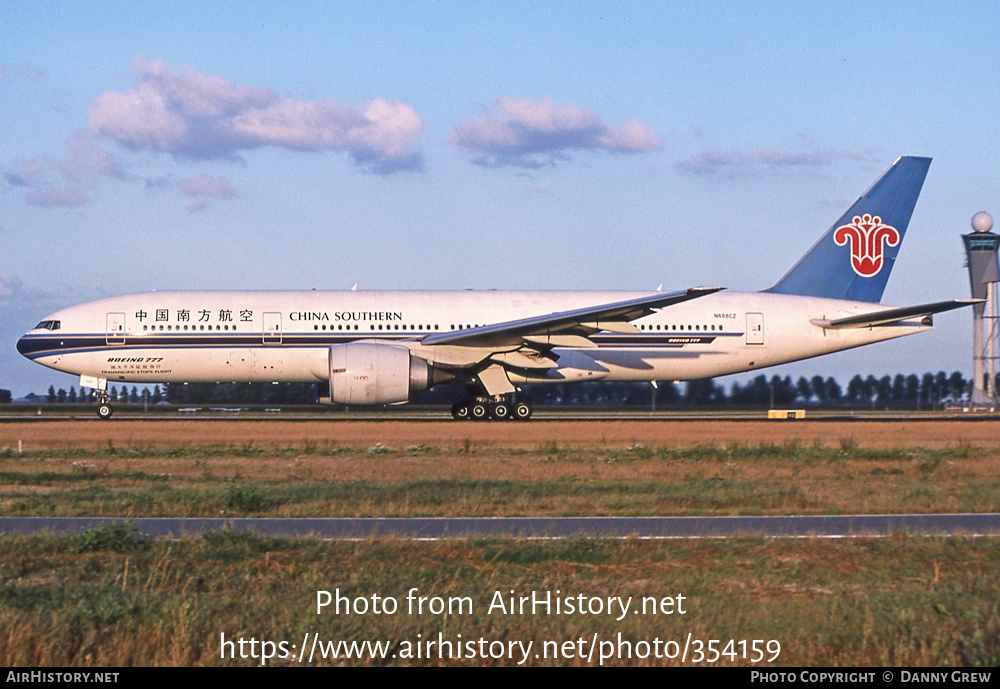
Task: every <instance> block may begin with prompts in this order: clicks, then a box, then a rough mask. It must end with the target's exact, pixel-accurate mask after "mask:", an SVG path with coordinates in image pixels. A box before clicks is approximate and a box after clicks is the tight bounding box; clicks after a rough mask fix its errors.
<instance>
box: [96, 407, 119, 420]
mask: <svg viewBox="0 0 1000 689" xmlns="http://www.w3.org/2000/svg"><path fill="white" fill-rule="evenodd" d="M114 413H115V410H114V409H112V408H111V405H110V404H108V403H107V402H101V403H100V404H98V405H97V418H99V419H101V420H104V421H106V420H108V419H110V418H111V415H112V414H114Z"/></svg>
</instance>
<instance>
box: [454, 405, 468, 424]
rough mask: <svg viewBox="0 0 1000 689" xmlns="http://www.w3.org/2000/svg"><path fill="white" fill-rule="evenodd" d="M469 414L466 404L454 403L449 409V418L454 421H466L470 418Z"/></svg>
mask: <svg viewBox="0 0 1000 689" xmlns="http://www.w3.org/2000/svg"><path fill="white" fill-rule="evenodd" d="M469 414H470V412H469V403H468V402H456V403H455V404H453V405H452V407H451V418H453V419H455V420H456V421H468V420H469V419H470V418H471V417H470V415H469Z"/></svg>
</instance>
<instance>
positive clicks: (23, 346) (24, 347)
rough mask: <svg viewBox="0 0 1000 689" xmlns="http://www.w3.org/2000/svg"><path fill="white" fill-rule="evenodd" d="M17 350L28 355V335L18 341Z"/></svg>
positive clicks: (22, 354) (23, 354)
mask: <svg viewBox="0 0 1000 689" xmlns="http://www.w3.org/2000/svg"><path fill="white" fill-rule="evenodd" d="M17 351H18V352H20V354H21V356H28V338H27V336H26V335H25V336H22V337H21V339H20V340H18V341H17Z"/></svg>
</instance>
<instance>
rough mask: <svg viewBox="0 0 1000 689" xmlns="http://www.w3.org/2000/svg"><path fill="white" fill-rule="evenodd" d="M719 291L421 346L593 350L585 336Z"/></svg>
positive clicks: (673, 295)
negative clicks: (526, 343) (534, 345)
mask: <svg viewBox="0 0 1000 689" xmlns="http://www.w3.org/2000/svg"><path fill="white" fill-rule="evenodd" d="M720 289H722V288H721V287H692V288H690V289H686V290H680V291H677V292H657V293H656V294H651V295H649V296H645V297H637V298H635V299H626V300H625V301H618V302H613V303H610V304H599V305H596V306H587V307H584V308H582V309H573V310H571V311H558V312H556V313H550V314H546V315H543V316H532V317H530V318H521V319H519V320H516V321H507V322H504V323H492V324H490V325H480V326H478V327H475V328H467V329H465V330H453V331H451V332H445V333H434V334H432V335H428V336H427V337H425V338H424V339H423V340H422V341H421V344H423V345H427V346H431V345H455V346H465V347H505V346H515V345H520V344H521V343H522V342H524V341H525V340H527V341H531V342H535V343H538V344H542V345H549V346H554V347H557V346H570V347H571V346H577V347H593V346H595V345H594V344H593V343H592V342H590V340H588V339H587V336H588V335H592V334H594V333H595V332H598V331H601V330H608V331H612V332H624V333H631V332H635V331H636V327H635V326H634V325H631V324H630V323H629V321H633V320H635V319H636V318H641V317H642V316H647V315H649V314H651V313H653V311H655V310H656V309H662V308H665V307H667V306H671V305H673V304H679V303H681V302H684V301H688V300H690V299H697V298H698V297H704V296H706V295H708V294H713V293H714V292H718V291H719V290H720Z"/></svg>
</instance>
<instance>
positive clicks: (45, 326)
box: [35, 321, 62, 330]
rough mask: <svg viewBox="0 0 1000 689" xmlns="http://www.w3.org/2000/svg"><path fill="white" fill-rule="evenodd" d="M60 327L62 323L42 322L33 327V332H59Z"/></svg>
mask: <svg viewBox="0 0 1000 689" xmlns="http://www.w3.org/2000/svg"><path fill="white" fill-rule="evenodd" d="M61 327H62V321H42V322H41V323H39V324H38V325H36V326H35V330H59V328H61Z"/></svg>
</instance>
